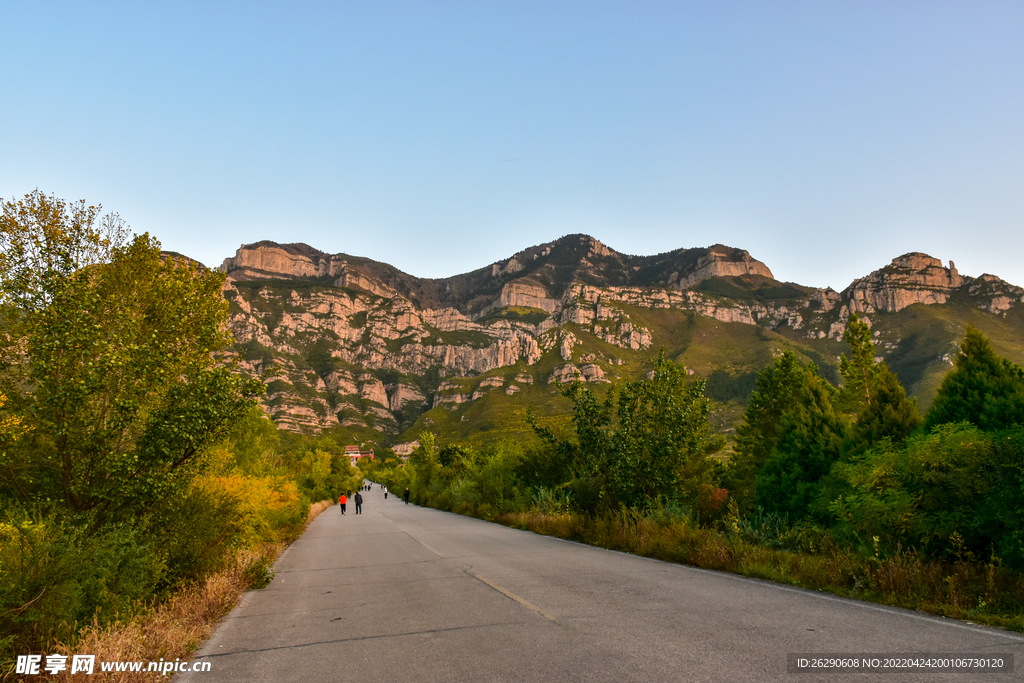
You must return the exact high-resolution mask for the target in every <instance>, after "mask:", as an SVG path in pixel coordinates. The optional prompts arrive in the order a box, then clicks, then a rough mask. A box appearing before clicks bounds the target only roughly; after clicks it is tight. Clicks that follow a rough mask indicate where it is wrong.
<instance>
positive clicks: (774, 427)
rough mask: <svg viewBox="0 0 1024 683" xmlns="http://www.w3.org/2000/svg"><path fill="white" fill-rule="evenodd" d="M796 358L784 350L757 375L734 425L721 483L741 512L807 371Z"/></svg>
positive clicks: (750, 505) (749, 504) (749, 500)
mask: <svg viewBox="0 0 1024 683" xmlns="http://www.w3.org/2000/svg"><path fill="white" fill-rule="evenodd" d="M814 372H815V369H814V366H813V365H812V366H809V367H805V366H804V365H803V364H802V363H801V362H800V359H799V358H797V357H796V355H795V354H793V353H792V352H790V351H786V352H784V353H783V354H782V356H781V357H779V358H777V359H776V360H775V363H773V364H772V365H769V366H768V367H766V368H764V369H763V370H761V372H760V373H758V375H757V388H756V389H755V390H754V393H753V394H751V396H750V401H749V402H748V403H747V409H746V411H745V412H744V413H743V423H742V424H740V425H739V426H738V427H736V446H735V451H734V453H733V457H732V459H731V461H730V463H729V468H728V470H727V471H726V474H725V481H724V483H725V486H726V487H727V488H728V489H729V492H730V495H731V496H732V498H733V500H735V501H736V502H737V504H738V505H739V506H740V509H741V510H742V511H744V512H749V511H751V510H753V507H754V486H755V479H756V477H757V472H758V470H759V469H761V466H762V465H764V463H765V461H766V460H767V459H768V456H769V455H771V452H772V449H774V448H775V445H776V443H777V442H778V437H779V425H780V423H781V421H782V416H783V415H784V414H785V413H786V412H787V411H789V410H790V409H791V408H792V407H793V406H794V405H795V404H796V402H797V400H798V397H799V395H800V392H801V391H802V389H803V386H804V384H806V382H807V381H808V374H809V373H810V374H813V373H814Z"/></svg>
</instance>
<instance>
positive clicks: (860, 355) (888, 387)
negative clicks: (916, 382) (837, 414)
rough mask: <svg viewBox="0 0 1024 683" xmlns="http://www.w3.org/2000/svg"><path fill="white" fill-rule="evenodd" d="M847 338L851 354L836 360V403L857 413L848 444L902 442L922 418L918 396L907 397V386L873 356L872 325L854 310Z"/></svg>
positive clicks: (855, 447) (861, 447)
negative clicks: (838, 379) (839, 378)
mask: <svg viewBox="0 0 1024 683" xmlns="http://www.w3.org/2000/svg"><path fill="white" fill-rule="evenodd" d="M846 341H847V343H849V345H850V356H849V357H847V356H846V355H845V354H844V355H843V356H842V358H841V359H840V362H839V373H840V374H841V375H842V377H843V388H842V390H841V391H840V392H839V394H838V396H837V397H836V405H837V407H838V408H839V409H840V410H843V411H844V412H847V413H853V414H855V415H856V421H855V423H854V426H853V430H852V433H851V440H850V443H849V444H848V445H847V448H848V449H849V450H851V451H852V452H860V451H863V450H864V449H866V448H870V447H871V446H872V445H873V444H875V443H877V442H879V441H881V440H882V439H891V440H893V441H895V442H897V443H899V442H902V441H903V440H904V439H905V438H907V436H908V435H910V433H911V432H913V431H914V430H915V429H917V428H918V427H920V426H921V423H922V422H923V420H922V418H921V414H920V413H919V412H918V410H917V400H916V399H910V398H907V392H906V389H904V388H903V386H902V385H901V384H900V382H899V379H898V378H897V377H896V375H895V374H893V372H892V370H890V369H889V366H888V365H886V363H885V361H881V360H879V361H876V360H875V346H874V344H873V343H872V341H871V328H869V327H868V325H867V323H864V322H862V321H861V320H860V319H859V318H858V317H857V315H856V314H853V315H851V316H850V322H849V325H848V327H847V331H846Z"/></svg>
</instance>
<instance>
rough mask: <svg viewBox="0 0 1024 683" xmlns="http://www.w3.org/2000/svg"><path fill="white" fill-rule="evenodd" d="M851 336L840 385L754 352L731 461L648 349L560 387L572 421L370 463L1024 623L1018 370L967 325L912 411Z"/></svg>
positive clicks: (651, 549)
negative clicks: (924, 408)
mask: <svg viewBox="0 0 1024 683" xmlns="http://www.w3.org/2000/svg"><path fill="white" fill-rule="evenodd" d="M847 343H848V345H849V352H848V354H844V356H843V357H842V358H841V362H840V364H839V370H840V375H841V377H842V380H843V381H842V383H841V385H840V386H839V387H838V388H837V387H835V386H833V385H832V384H830V383H829V382H828V381H826V380H825V379H824V378H822V377H821V375H820V374H819V372H818V370H817V368H816V366H815V365H814V364H813V363H810V362H804V361H802V360H801V359H800V358H798V357H797V356H796V355H795V354H793V353H790V352H783V353H781V354H780V355H779V356H778V357H777V358H776V360H775V362H774V363H773V364H772V365H770V366H768V367H767V368H765V369H764V370H762V371H761V372H760V373H759V374H758V376H757V380H756V388H755V391H754V392H753V394H752V396H751V398H750V400H749V402H748V404H747V408H746V411H745V413H744V416H743V423H742V425H741V426H740V427H739V428H738V430H737V437H736V443H735V449H734V452H733V453H732V454H731V457H730V458H729V459H728V462H727V464H725V465H723V464H722V462H721V460H720V459H718V458H717V457H716V456H715V455H714V453H715V451H716V450H717V448H718V447H719V446H720V445H721V444H720V442H719V441H718V440H717V439H715V438H714V437H713V436H712V433H711V430H710V429H709V424H708V400H707V399H706V398H705V396H704V388H705V386H704V382H703V381H702V380H699V379H698V380H687V378H686V376H685V374H684V373H683V371H682V369H681V368H679V367H678V366H677V365H675V364H674V363H672V362H670V361H668V360H667V359H665V358H664V356H662V357H661V358H659V359H658V361H657V363H656V365H655V368H654V371H653V372H652V373H651V375H650V378H649V379H648V380H645V381H639V382H623V383H621V384H619V385H617V386H614V387H612V388H611V389H609V391H608V392H607V393H606V394H605V395H604V396H603V398H602V397H599V396H598V395H597V394H595V393H594V392H593V391H591V390H590V389H589V388H587V387H586V385H584V384H582V383H581V382H579V381H578V380H577V381H575V382H573V383H572V384H570V385H568V386H566V387H563V388H562V394H563V395H564V396H565V397H567V398H568V399H569V400H570V402H571V406H572V412H571V417H570V422H569V424H570V425H571V428H570V429H571V431H570V430H566V429H562V430H561V431H557V430H556V429H552V428H550V427H547V426H543V425H540V424H537V421H536V420H535V419H532V420H531V423H532V425H533V429H534V431H535V433H536V435H537V436H538V437H539V438H537V439H535V440H533V441H530V442H523V441H506V442H502V443H497V444H492V445H489V446H485V447H482V448H480V447H477V448H474V447H472V446H470V445H468V444H458V443H447V444H445V445H442V446H438V445H437V443H436V441H435V437H434V435H433V434H431V433H427V432H425V433H424V434H422V435H421V438H420V444H421V445H420V447H419V448H418V449H417V450H416V451H415V452H414V453H413V455H412V456H411V457H410V458H409V460H408V463H406V464H404V465H402V466H397V467H393V466H392V467H387V466H378V467H377V468H376V469H375V470H374V471H373V472H372V473H371V476H374V477H376V478H378V479H380V480H382V481H385V482H386V483H388V485H389V486H391V488H392V489H395V490H402V489H404V488H405V487H409V489H410V491H411V494H412V499H413V500H414V501H416V502H419V503H421V504H426V505H432V506H436V507H440V508H442V509H449V510H452V511H455V512H461V513H465V514H472V515H478V516H481V517H484V518H488V519H494V520H498V521H504V522H505V523H509V524H513V525H516V526H521V527H523V528H529V529H533V530H537V531H540V532H542V533H556V534H559V535H562V536H564V537H567V538H573V539H576V540H584V541H587V542H593V543H597V544H601V545H606V546H608V547H615V548H621V549H627V550H632V551H638V552H644V553H646V554H650V555H652V556H656V557H663V558H665V559H673V560H680V561H686V562H693V563H695V564H700V565H702V566H708V567H712V568H723V569H729V570H732V571H740V572H741V573H745V574H748V575H752V576H761V577H765V578H773V579H776V580H784V581H788V582H793V583H798V584H800V585H805V586H808V587H814V588H826V589H828V590H832V591H834V592H837V593H840V594H844V595H852V596H857V597H863V598H868V599H875V600H880V601H883V602H887V603H890V604H899V605H903V606H909V607H915V608H923V609H929V610H931V611H935V612H938V613H943V614H948V615H952V616H958V617H965V616H967V617H969V618H972V619H976V620H980V621H986V622H988V623H993V624H999V625H1003V626H1007V627H1011V628H1015V629H1018V630H1020V629H1024V574H1022V572H1024V531H1022V530H1024V506H1021V500H1024V371H1022V370H1021V369H1020V368H1019V367H1018V366H1016V365H1014V364H1013V363H1011V362H1010V361H1008V360H1006V359H1002V358H999V357H998V356H996V354H995V353H994V351H993V350H992V348H991V346H990V344H989V343H988V340H987V339H986V338H985V337H984V335H982V334H981V333H980V332H978V331H977V330H976V329H975V328H973V327H968V329H967V332H966V335H965V338H964V341H963V343H962V344H961V350H960V353H959V354H958V356H957V358H956V360H955V362H954V368H953V370H952V371H950V372H949V373H948V374H947V375H946V377H945V379H944V380H943V382H942V385H941V387H940V388H939V391H938V394H937V396H936V398H935V401H934V402H933V404H932V407H931V409H930V410H929V411H928V413H927V414H926V415H924V416H922V415H921V414H920V413H919V411H918V409H917V403H916V401H915V400H914V399H910V398H908V397H907V393H906V391H905V390H904V388H903V386H902V385H901V384H900V382H899V380H898V378H897V377H896V375H895V374H894V373H893V372H892V371H891V370H889V368H888V367H887V366H886V364H885V363H884V362H882V361H879V360H878V359H877V358H876V356H875V353H874V347H873V343H872V339H871V335H870V333H869V328H868V326H867V324H865V323H864V322H862V321H860V320H858V319H857V317H856V316H853V317H851V320H850V326H849V333H848V335H847ZM528 419H530V418H528ZM440 438H444V435H443V434H442V435H441V436H440Z"/></svg>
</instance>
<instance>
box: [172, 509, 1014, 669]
mask: <svg viewBox="0 0 1024 683" xmlns="http://www.w3.org/2000/svg"><path fill="white" fill-rule="evenodd" d="M364 496H365V498H366V502H365V503H364V505H363V510H364V513H363V514H362V515H354V514H352V512H351V511H350V512H349V514H347V515H346V516H344V517H342V516H341V514H340V512H339V510H338V508H337V506H335V507H334V508H331V509H329V510H327V511H325V512H324V513H323V514H321V515H320V517H318V518H317V519H316V520H315V521H314V522H313V524H311V525H310V527H309V529H307V531H306V533H305V534H304V535H303V536H302V538H300V539H299V540H298V541H296V542H295V543H294V544H293V545H292V546H291V547H290V548H289V549H288V550H287V551H285V553H284V554H283V555H282V556H281V558H280V559H279V560H278V562H277V564H276V565H275V570H276V578H275V579H274V581H273V582H272V583H271V584H270V585H269V586H268V587H267V588H265V589H263V590H259V591H250V592H249V593H246V594H245V596H244V597H243V598H242V601H241V602H240V604H239V605H238V606H237V607H236V608H235V609H234V611H232V612H231V614H229V615H228V616H227V617H226V618H225V620H224V621H223V623H221V625H220V626H219V627H218V629H217V630H216V632H215V633H214V635H213V637H212V638H211V639H210V641H209V642H208V643H207V644H206V645H205V646H204V647H203V649H202V650H201V651H200V652H199V654H198V655H197V658H198V659H203V660H208V661H210V662H211V665H212V668H211V671H210V673H205V674H192V675H190V676H179V677H177V678H176V680H180V681H197V682H198V681H205V682H206V683H211V682H213V681H246V682H249V681H275V682H276V681H359V682H360V683H376V682H378V681H381V682H383V681H387V682H388V683H396V682H402V681H410V682H415V683H430V682H432V681H515V682H516V683H528V682H530V681H541V680H544V681H588V682H589V681H616V682H621V681H782V680H785V681H793V682H794V683H805V682H809V681H817V680H840V681H841V680H850V681H864V680H879V681H888V682H893V681H901V680H907V681H928V682H929V683H931V682H932V681H958V682H959V683H966V682H967V681H974V680H985V681H1001V680H1007V681H1009V680H1015V681H1020V680H1022V676H1021V672H1024V638H1022V637H1020V636H1018V635H1016V634H1011V633H1007V632H1002V631H997V630H994V629H986V628H980V627H975V626H971V625H969V624H964V623H961V622H954V621H949V620H944V619H938V618H933V617H930V616H926V615H923V614H918V613H916V612H909V611H904V610H897V609H890V608H885V607H880V606H877V605H870V604H865V603H858V602H854V601H850V600H843V599H839V598H835V597H832V596H827V595H823V594H820V593H814V592H810V591H804V590H799V589H793V588H788V587H784V586H777V585H774V584H770V583H767V582H761V581H755V580H750V579H744V578H740V577H736V576H732V575H729V574H719V573H716V572H710V571H705V570H700V569H693V568H689V567H682V566H679V565H673V564H667V563H664V562H659V561H656V560H649V559H644V558H640V557H634V556H631V555H625V554H622V553H615V552H609V551H605V550H600V549H596V548H591V547H588V546H583V545H579V544H575V543H570V542H567V541H561V540H558V539H553V538H547V537H544V536H537V535H534V534H531V533H528V532H524V531H517V530H514V529H508V528H505V527H502V526H498V525H495V524H488V523H486V522H482V521H479V520H475V519H470V518H466V517H460V516H458V515H453V514H448V513H444V512H438V511H436V510H431V509H427V508H421V507H417V506H415V505H405V504H403V503H402V501H401V500H400V499H397V498H395V497H394V496H391V497H390V498H389V499H388V500H387V501H386V502H385V501H384V500H383V496H382V495H381V494H380V493H379V491H377V490H374V491H373V492H371V493H369V494H364ZM353 507H354V506H353V505H351V504H350V505H349V508H353ZM798 652H799V653H827V652H842V653H913V652H917V653H922V652H926V653H984V654H993V653H1013V654H1014V655H1015V658H1016V671H1017V673H1015V674H985V675H978V674H975V675H970V674H936V673H929V674H880V675H875V674H844V675H831V676H818V675H817V674H806V673H787V670H786V655H787V653H798Z"/></svg>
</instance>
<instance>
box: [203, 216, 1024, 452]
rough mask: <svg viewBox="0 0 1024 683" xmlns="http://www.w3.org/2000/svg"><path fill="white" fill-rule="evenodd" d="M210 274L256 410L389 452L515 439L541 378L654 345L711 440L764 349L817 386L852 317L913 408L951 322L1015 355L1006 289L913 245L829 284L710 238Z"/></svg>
mask: <svg viewBox="0 0 1024 683" xmlns="http://www.w3.org/2000/svg"><path fill="white" fill-rule="evenodd" d="M221 270H222V271H223V272H224V273H225V275H226V281H225V284H224V296H225V298H226V299H227V300H228V302H229V305H230V318H229V325H230V327H231V330H232V332H233V333H234V335H235V339H236V345H235V348H234V350H233V353H234V354H236V355H237V357H238V360H239V363H240V366H241V368H242V369H243V371H245V372H249V373H254V374H261V373H264V372H266V371H273V372H274V373H276V377H275V378H274V379H273V380H272V381H271V382H270V383H269V385H268V392H267V394H266V396H265V397H264V406H265V408H266V411H267V414H268V415H270V416H271V417H272V418H273V419H274V420H275V421H276V422H277V423H278V425H279V426H281V427H283V428H286V429H290V430H300V431H317V430H323V429H334V430H341V431H348V432H351V436H352V438H354V439H357V440H359V439H362V440H373V441H376V442H378V443H381V444H384V445H396V446H397V449H398V450H402V449H403V447H404V448H405V449H408V444H409V442H410V441H411V439H412V438H414V437H415V435H416V434H418V433H419V432H420V431H421V430H423V429H431V430H433V431H435V432H438V433H444V434H446V435H447V436H448V438H459V439H468V440H471V441H472V440H474V439H475V440H486V439H488V438H497V436H505V437H513V438H514V437H515V436H517V435H520V434H524V433H527V432H529V428H528V427H527V426H526V422H525V415H526V411H527V410H528V409H532V410H533V412H534V414H535V415H537V416H538V417H539V418H540V419H541V420H545V419H546V420H549V421H552V423H553V424H554V423H557V422H558V420H559V419H561V420H562V421H564V419H565V418H564V417H562V418H559V417H557V416H558V415H562V414H564V413H565V412H567V408H568V403H567V401H566V400H565V399H564V398H562V397H560V395H559V393H558V391H557V389H556V387H555V386H554V384H553V383H554V381H555V379H559V380H562V381H570V380H571V379H572V378H573V377H574V376H576V375H578V376H579V377H580V378H581V379H582V380H583V381H585V382H588V383H592V384H594V385H595V386H601V385H608V384H609V383H611V382H614V381H616V380H619V379H636V378H640V377H643V376H645V375H646V373H647V372H648V371H649V370H650V367H651V366H652V365H653V363H654V360H655V359H656V358H657V356H658V354H659V353H660V352H664V353H665V354H666V355H667V356H668V357H669V358H671V359H673V360H675V361H676V362H679V363H681V364H683V365H684V366H685V367H686V368H687V372H688V374H690V375H694V376H696V377H702V378H704V379H706V380H707V387H706V391H707V394H708V396H710V397H711V398H712V399H713V402H714V403H713V405H714V411H713V423H714V424H715V426H716V427H717V428H718V429H720V430H721V431H722V432H724V433H726V434H729V433H731V431H732V428H733V426H734V425H735V423H736V422H737V421H738V420H739V418H740V415H741V413H742V409H743V406H744V404H745V402H746V400H747V398H748V397H749V394H750V392H751V391H752V390H753V388H754V382H755V378H756V374H757V372H758V371H759V370H760V369H761V368H763V367H765V366H766V365H768V364H770V363H771V362H772V359H773V358H774V357H776V356H778V355H779V354H781V353H782V352H783V351H784V350H791V351H794V352H795V353H797V354H798V355H800V356H801V357H802V358H804V359H805V360H808V361H813V362H815V363H816V364H817V365H818V366H819V368H820V369H821V371H822V374H823V375H824V376H825V377H827V378H829V379H831V380H832V381H837V380H838V375H837V371H836V368H837V365H838V356H839V354H841V353H843V352H844V351H845V350H846V346H845V345H844V344H843V335H844V333H845V332H846V326H847V323H848V321H849V318H850V315H851V314H853V313H856V314H857V315H858V316H861V317H862V318H866V319H867V320H868V321H869V323H870V324H871V327H872V331H873V335H874V340H875V347H876V349H877V353H878V355H879V357H880V358H882V359H884V360H885V361H886V362H887V363H888V364H889V366H890V367H891V368H892V369H893V370H894V371H895V372H896V374H897V376H898V377H899V378H900V380H901V381H902V382H903V384H904V386H906V387H907V389H908V391H909V392H910V393H911V395H913V396H916V397H917V398H918V400H919V402H920V404H921V406H922V407H926V406H927V404H928V403H929V402H930V400H931V398H932V397H933V396H934V394H935V391H936V389H937V387H938V384H939V382H940V381H941V378H942V376H943V375H944V373H945V372H946V371H947V370H948V369H949V368H950V366H951V363H952V359H953V358H954V357H955V355H956V352H957V343H958V341H959V340H960V339H961V338H962V336H963V332H964V329H965V328H966V326H967V325H968V324H974V325H975V327H978V328H979V329H981V330H982V332H984V333H985V334H986V335H988V336H989V337H990V338H991V340H992V343H993V345H994V347H995V348H996V350H997V351H998V352H999V353H1001V354H1002V355H1004V356H1007V357H1009V358H1010V359H1011V360H1013V361H1014V362H1017V363H1022V362H1024V305H1022V304H1024V289H1022V288H1021V287H1018V286H1015V285H1012V284H1010V283H1007V282H1005V281H1003V280H1002V279H1000V278H999V277H996V276H994V275H989V274H984V275H981V276H979V277H969V276H966V275H961V274H960V273H959V272H957V269H956V267H955V266H954V264H953V263H952V262H949V263H948V265H943V263H942V262H941V261H939V260H938V259H935V258H932V257H931V256H928V255H926V254H922V253H910V254H904V255H903V256H899V257H897V258H895V259H893V260H892V261H891V263H889V264H888V265H886V266H884V267H882V268H880V269H878V270H876V271H874V272H872V273H870V274H868V275H866V276H865V277H862V278H859V279H857V280H854V281H853V282H852V283H850V285H849V286H847V287H846V288H845V289H843V290H842V291H835V290H833V289H831V288H825V289H820V288H814V287H806V286H803V285H799V284H795V283H790V282H780V281H778V280H776V279H775V278H774V276H773V275H772V272H771V270H770V269H769V267H768V266H767V265H766V264H764V263H762V262H760V261H758V260H756V259H755V258H753V257H751V255H750V254H749V253H747V252H746V251H744V250H742V249H736V248H733V247H727V246H723V245H720V244H716V245H714V246H710V247H706V248H693V249H678V250H676V251H671V252H668V253H664V254H658V255H655V256H631V255H627V254H621V253H619V252H617V251H615V250H613V249H611V248H609V247H607V246H605V245H604V244H602V243H601V242H600V241H598V240H596V239H594V238H592V237H590V236H587V235H568V236H565V237H562V238H561V239H558V240H555V241H553V242H549V243H546V244H541V245H538V246H534V247H530V248H527V249H524V250H523V251H521V252H519V253H517V254H515V255H513V256H511V257H510V258H508V259H505V260H503V261H499V262H497V263H493V264H490V265H488V266H487V267H485V268H480V269H478V270H474V271H471V272H468V273H465V274H461V275H455V276H452V277H448V278H441V279H423V278H417V277H415V276H413V275H409V274H407V273H404V272H402V271H400V270H398V269H397V268H394V267H393V266H390V265H388V264H386V263H381V262H379V261H374V260H371V259H367V258H362V257H358V256H350V255H347V254H326V253H324V252H321V251H318V250H316V249H314V248H312V247H310V246H307V245H305V244H277V243H274V242H257V243H255V244H248V245H243V246H242V247H240V248H239V249H238V251H237V252H236V254H235V256H234V257H233V258H228V259H226V260H225V261H224V263H223V265H222V266H221ZM560 402H562V403H563V404H560Z"/></svg>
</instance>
